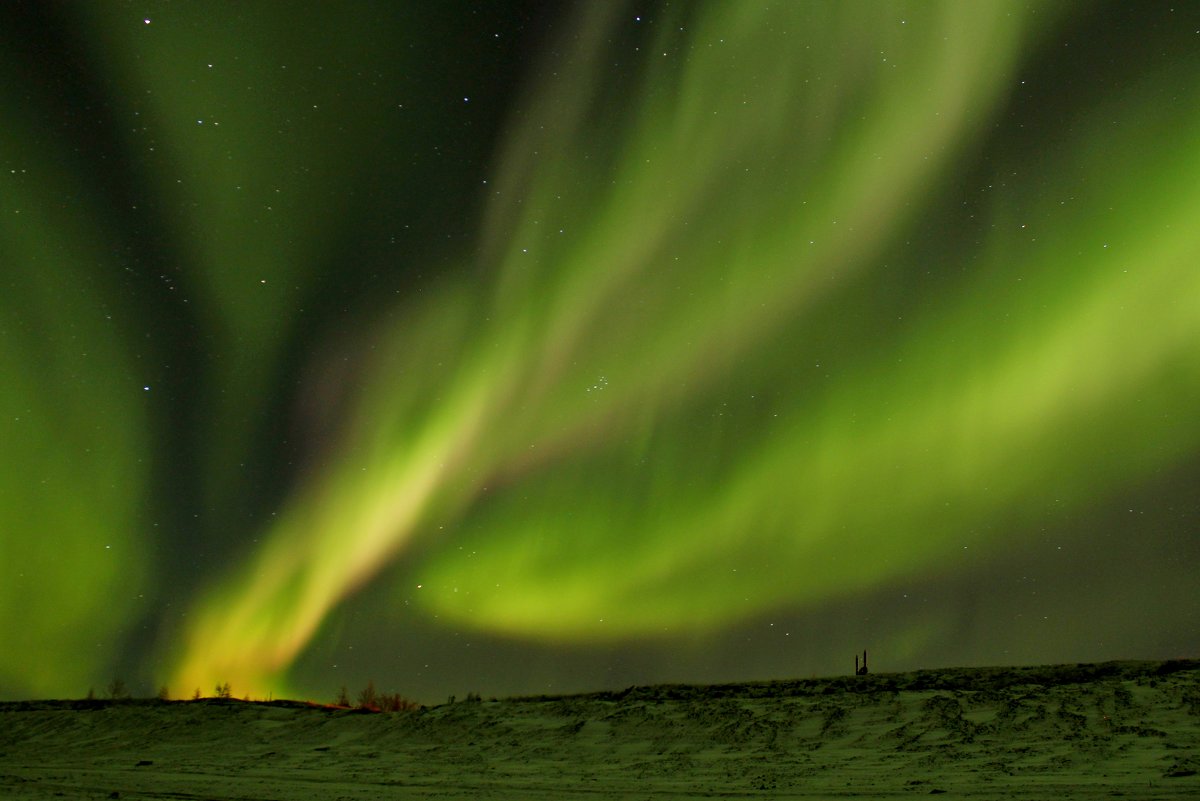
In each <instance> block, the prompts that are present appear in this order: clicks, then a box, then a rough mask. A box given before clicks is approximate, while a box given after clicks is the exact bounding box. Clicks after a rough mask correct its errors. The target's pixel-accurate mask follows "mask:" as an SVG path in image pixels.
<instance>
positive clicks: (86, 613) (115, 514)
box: [0, 84, 149, 696]
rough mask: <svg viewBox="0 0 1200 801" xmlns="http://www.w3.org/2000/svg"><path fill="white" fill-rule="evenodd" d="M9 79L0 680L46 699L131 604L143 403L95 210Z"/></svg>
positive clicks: (99, 211) (69, 160) (114, 650)
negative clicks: (78, 187)
mask: <svg viewBox="0 0 1200 801" xmlns="http://www.w3.org/2000/svg"><path fill="white" fill-rule="evenodd" d="M15 89H16V87H14V86H12V85H8V84H6V85H5V86H4V87H3V88H0V109H3V110H4V111H5V112H6V114H5V125H4V126H3V130H2V131H0V165H3V166H4V168H5V169H4V191H3V194H2V197H0V265H3V266H2V267H0V270H2V278H0V377H2V378H0V633H2V634H3V640H2V641H3V647H2V648H0V684H2V685H3V686H5V687H8V688H16V691H17V692H21V693H26V694H29V695H38V696H45V695H50V694H55V693H60V692H62V689H63V688H64V687H68V686H74V687H86V686H87V683H88V682H90V681H95V676H96V675H97V673H99V672H100V671H104V670H107V669H108V668H109V666H110V665H111V664H112V663H113V662H114V661H115V660H116V659H118V658H119V657H120V653H119V644H120V640H121V636H122V633H123V631H124V630H125V627H126V626H127V625H128V623H129V621H130V620H131V619H136V618H137V616H138V615H140V614H141V613H142V612H143V610H142V609H141V608H139V606H140V605H139V602H138V600H137V599H138V597H139V593H141V592H143V591H146V590H147V586H148V582H147V573H148V564H147V563H148V561H149V560H148V559H147V557H146V554H145V551H144V549H143V548H142V547H141V536H140V534H141V532H142V531H144V529H145V526H146V521H145V519H144V518H143V509H142V500H143V492H144V490H145V487H146V484H147V466H146V463H147V456H148V441H147V437H146V435H145V433H144V432H145V428H146V418H147V413H146V402H145V400H144V397H143V395H144V390H143V386H142V384H141V382H140V381H139V376H138V374H137V372H136V366H135V360H134V358H133V357H132V356H131V354H130V342H129V341H128V339H127V338H126V337H125V336H123V334H122V331H124V330H125V329H126V328H127V327H128V323H129V320H130V319H131V317H132V316H133V314H134V312H133V311H132V310H131V309H130V308H129V307H128V305H127V304H126V303H124V302H123V299H122V295H121V292H120V289H121V287H120V286H119V281H117V280H116V278H117V277H118V276H119V275H120V269H119V267H118V266H117V264H116V260H115V259H114V258H113V255H112V254H113V251H114V250H115V248H114V246H113V241H112V239H111V237H110V236H109V235H108V234H107V232H106V230H105V222H106V219H107V214H106V209H104V208H103V207H102V206H101V205H100V204H96V203H91V202H89V201H88V200H86V199H84V198H81V197H80V196H79V193H78V190H77V186H76V184H75V182H74V180H73V176H74V175H75V174H76V171H77V170H79V169H81V167H80V163H79V161H78V160H77V158H75V157H74V155H72V156H70V157H66V158H64V157H63V156H62V155H61V154H60V153H59V151H58V148H57V145H58V144H59V142H58V141H57V140H56V139H55V138H54V137H53V136H50V135H35V134H36V132H37V124H36V122H35V119H34V116H35V115H34V114H33V113H31V112H30V109H29V105H30V104H28V103H27V102H25V101H24V100H23V99H22V98H20V97H19V95H18V94H17V93H16V91H15ZM29 142H34V143H36V145H35V146H30V145H29V144H28V143H29ZM97 268H99V269H97ZM98 599H102V600H101V601H98ZM30 664H34V665H37V666H38V669H36V670H30V669H29V667H28V666H29V665H30Z"/></svg>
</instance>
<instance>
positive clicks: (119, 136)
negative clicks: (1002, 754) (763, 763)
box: [0, 0, 1200, 700]
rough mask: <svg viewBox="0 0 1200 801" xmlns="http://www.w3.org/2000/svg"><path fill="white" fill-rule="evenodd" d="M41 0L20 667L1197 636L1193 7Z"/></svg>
mask: <svg viewBox="0 0 1200 801" xmlns="http://www.w3.org/2000/svg"><path fill="white" fill-rule="evenodd" d="M452 5H453V4H447V5H445V6H442V5H438V6H436V7H435V8H434V9H430V8H429V7H428V4H419V3H413V4H399V3H370V2H362V3H339V4H321V3H312V4H308V3H301V4H289V5H288V6H287V7H286V8H285V7H284V6H280V5H275V4H267V3H261V4H249V5H241V4H230V5H220V4H217V5H215V6H214V5H212V4H203V5H201V4H195V5H176V4H156V3H142V4H133V3H125V2H102V3H84V4H77V5H63V6H55V7H54V8H53V9H47V8H43V7H41V6H40V5H38V4H22V3H17V4H11V5H9V6H8V7H6V8H5V9H4V10H3V11H0V26H2V27H0V37H2V38H0V74H2V75H3V76H4V78H3V80H0V108H2V109H3V111H4V120H5V125H4V126H0V181H3V192H2V193H0V265H2V266H0V371H2V374H3V376H4V380H3V384H2V385H0V448H2V449H3V450H2V453H3V462H2V463H0V464H2V470H0V627H2V629H3V641H4V642H5V647H4V648H3V649H0V696H5V697H9V696H15V697H26V696H47V695H65V696H71V695H82V694H83V693H84V692H86V690H87V688H88V686H89V685H90V686H96V687H101V686H103V685H104V684H105V682H106V681H107V680H108V679H109V678H110V677H111V676H112V675H114V674H118V673H119V674H120V675H123V676H126V677H128V679H129V681H130V683H131V684H134V685H135V686H137V687H139V688H140V689H141V690H142V691H143V692H146V693H149V692H152V690H153V688H155V687H158V686H160V685H162V684H166V685H167V686H168V687H170V688H171V689H172V691H173V692H174V693H176V694H178V695H190V694H191V691H192V688H194V687H200V688H203V689H204V691H208V690H209V688H211V687H212V686H213V685H214V683H216V682H220V681H229V682H230V683H231V684H232V685H233V688H234V691H235V692H236V693H237V694H238V695H241V694H243V693H250V694H254V695H266V694H268V693H273V694H275V695H276V696H279V695H283V694H291V695H299V696H303V697H318V698H324V697H326V696H330V697H331V696H332V694H333V693H334V691H335V690H336V689H337V687H338V686H340V685H342V684H347V685H351V686H356V685H359V684H362V683H364V682H365V680H366V679H367V678H368V677H373V678H374V679H375V680H376V682H378V683H380V684H381V685H384V686H387V687H395V688H396V689H398V690H400V691H401V692H404V693H406V694H409V695H412V696H414V697H417V698H422V699H433V700H438V699H440V698H443V697H444V696H445V695H446V694H448V693H453V692H459V693H460V694H461V693H465V692H467V691H471V690H474V691H480V692H483V693H485V694H509V693H520V692H541V691H546V690H552V691H569V690H581V689H594V688H597V687H601V686H625V685H628V684H631V683H648V682H654V681H668V680H669V681H716V680H728V679H748V678H771V677H777V676H779V677H782V676H795V675H808V674H811V673H836V672H843V671H845V670H846V669H847V665H846V664H845V663H846V662H847V660H848V659H849V657H850V656H852V655H853V654H854V652H855V651H856V650H860V649H861V648H862V647H864V646H865V647H869V648H870V649H871V651H872V655H873V656H872V659H873V661H874V662H875V663H876V664H877V665H878V669H881V670H883V669H895V670H900V669H909V668H914V667H928V666H935V665H944V664H1004V663H1029V662H1055V661H1084V660H1087V661H1096V660H1102V659H1112V658H1166V657H1173V656H1184V655H1191V656H1194V655H1196V652H1197V649H1198V648H1200V593H1198V592H1196V589H1197V586H1196V585H1197V582H1196V580H1195V576H1196V575H1198V574H1200V572H1198V571H1200V490H1198V489H1197V488H1198V487H1200V416H1197V413H1196V409H1197V408H1200V226H1197V225H1196V223H1195V220H1196V219H1197V218H1198V217H1200V147H1198V146H1197V143H1200V103H1197V100H1198V99H1200V11H1197V10H1196V9H1190V8H1184V7H1182V5H1183V4H1181V7H1179V8H1172V7H1171V6H1170V5H1169V4H1136V5H1137V8H1124V7H1122V6H1121V5H1119V4H1105V3H1070V4H1064V3H1058V4H1026V3H1018V2H998V1H996V0H985V1H984V2H971V3H963V2H957V0H947V2H912V3H900V2H895V3H891V2H861V3H759V2H750V1H749V0H746V2H732V3H724V2H720V3H717V2H713V3H693V4H679V3H657V4H655V3H619V2H614V3H584V4H580V5H579V6H578V7H571V6H567V7H559V6H553V7H551V6H546V5H542V4H536V3H532V2H527V3H499V2H495V3H478V4H467V5H466V6H464V7H463V8H452V7H451V6H452Z"/></svg>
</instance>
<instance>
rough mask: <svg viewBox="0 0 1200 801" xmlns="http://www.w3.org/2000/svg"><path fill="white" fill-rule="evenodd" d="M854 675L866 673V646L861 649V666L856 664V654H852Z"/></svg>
mask: <svg viewBox="0 0 1200 801" xmlns="http://www.w3.org/2000/svg"><path fill="white" fill-rule="evenodd" d="M854 675H855V676H865V675H867V649H866V648H864V649H863V658H862V667H859V666H858V654H855V655H854Z"/></svg>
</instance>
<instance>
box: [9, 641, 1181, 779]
mask: <svg viewBox="0 0 1200 801" xmlns="http://www.w3.org/2000/svg"><path fill="white" fill-rule="evenodd" d="M940 794H944V795H945V796H946V797H948V798H970V799H1099V798H1115V797H1122V796H1123V797H1125V798H1130V799H1198V798H1200V661H1186V662H1168V663H1146V662H1139V663H1130V662H1126V663H1107V664H1104V665H1070V666H1059V667H1050V668H997V669H962V670H938V671H921V672H918V673H907V674H890V675H888V674H882V675H872V676H867V677H844V678H835V679H813V680H807V681H794V682H771V683H760V684H738V685H723V686H712V687H696V686H665V687H650V688H631V689H630V690H626V691H623V692H619V693H598V694H593V695H586V696H571V697H559V698H530V699H511V700H503V701H484V702H482V703H457V704H453V705H445V706H439V707H434V708H431V709H426V710H423V711H420V712H415V713H396V714H386V715H385V714H372V713H361V712H352V711H348V710H333V709H327V708H323V707H313V706H307V705H303V704H295V703H290V702H276V703H274V704H257V703H245V702H238V701H200V702H157V701H154V702H152V701H134V702H124V703H116V704H111V703H105V702H93V703H91V704H89V703H87V702H27V703H9V704H0V798H3V799H15V800H20V801H25V800H27V799H53V798H64V797H65V798H70V799H92V798H95V799H107V798H122V799H164V798H169V799H214V800H220V801H229V800H231V799H255V801H263V800H265V799H281V800H282V799H288V800H291V799H296V800H297V801H299V800H300V799H305V800H308V799H314V800H315V799H320V800H322V801H324V800H326V799H328V800H329V801H334V800H335V799H337V800H345V801H351V800H354V801H357V799H377V798H433V797H437V798H441V799H460V798H495V799H513V800H514V801H515V799H525V798H534V799H537V798H546V799H550V798H553V799H589V800H590V801H595V800H597V799H607V798H631V799H638V798H646V799H656V800H662V801H666V800H668V799H676V798H704V797H717V796H719V797H726V798H728V797H734V798H739V797H770V798H858V799H864V798H877V799H885V798H887V799H894V798H900V797H908V796H918V795H922V796H923V795H940Z"/></svg>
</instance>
